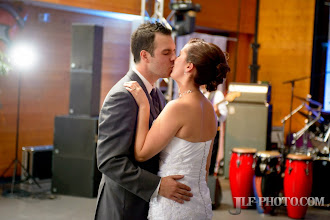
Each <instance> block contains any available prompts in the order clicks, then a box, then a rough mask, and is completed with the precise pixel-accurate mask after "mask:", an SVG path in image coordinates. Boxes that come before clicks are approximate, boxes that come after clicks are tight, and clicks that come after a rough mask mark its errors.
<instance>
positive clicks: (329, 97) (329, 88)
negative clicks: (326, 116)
mask: <svg viewBox="0 0 330 220" xmlns="http://www.w3.org/2000/svg"><path fill="white" fill-rule="evenodd" d="M328 45H330V40H329V41H328ZM323 106H324V107H323V109H324V111H326V112H330V47H329V46H328V48H327V61H326V66H325V79H324V100H323Z"/></svg>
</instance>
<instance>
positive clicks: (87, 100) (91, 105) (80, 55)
mask: <svg viewBox="0 0 330 220" xmlns="http://www.w3.org/2000/svg"><path fill="white" fill-rule="evenodd" d="M102 45H103V27H100V26H96V25H88V24H73V25H72V51H71V74H70V77H71V79H70V107H69V108H70V109H69V113H70V114H71V115H89V116H97V115H98V114H99V105H100V83H101V67H102V65H101V64H102Z"/></svg>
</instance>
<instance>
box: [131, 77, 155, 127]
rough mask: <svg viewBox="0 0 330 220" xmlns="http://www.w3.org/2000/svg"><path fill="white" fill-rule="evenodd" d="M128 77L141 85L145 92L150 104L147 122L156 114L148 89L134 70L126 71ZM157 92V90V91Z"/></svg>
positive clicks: (153, 118)
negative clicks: (149, 114) (149, 115)
mask: <svg viewBox="0 0 330 220" xmlns="http://www.w3.org/2000/svg"><path fill="white" fill-rule="evenodd" d="M127 75H128V77H129V78H130V79H131V80H132V81H137V82H138V83H139V84H140V86H141V87H142V89H143V91H144V92H145V94H146V95H147V98H148V100H149V104H150V113H151V116H152V117H150V118H149V122H151V123H152V122H153V120H155V119H156V118H157V116H158V115H157V114H156V111H155V108H154V104H153V102H152V100H151V98H150V95H149V93H148V90H147V88H146V87H145V85H144V83H143V82H142V80H141V79H140V77H139V76H138V75H137V74H136V73H135V72H134V71H129V72H128V73H127ZM158 92H159V91H158Z"/></svg>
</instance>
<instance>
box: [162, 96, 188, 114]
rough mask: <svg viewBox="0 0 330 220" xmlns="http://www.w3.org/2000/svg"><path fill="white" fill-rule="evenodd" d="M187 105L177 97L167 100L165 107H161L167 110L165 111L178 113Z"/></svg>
mask: <svg viewBox="0 0 330 220" xmlns="http://www.w3.org/2000/svg"><path fill="white" fill-rule="evenodd" d="M186 107H187V103H185V102H182V101H181V100H179V99H175V100H172V101H169V102H168V103H167V104H166V106H165V108H164V109H163V111H167V112H174V113H177V114H178V113H180V112H181V111H182V110H184V109H186Z"/></svg>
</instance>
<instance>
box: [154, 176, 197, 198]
mask: <svg viewBox="0 0 330 220" xmlns="http://www.w3.org/2000/svg"><path fill="white" fill-rule="evenodd" d="M183 177H184V176H183V175H173V176H167V177H163V178H162V180H161V182H160V187H159V195H161V196H163V197H166V198H168V199H172V200H174V201H176V202H178V203H181V204H183V202H184V201H189V200H190V197H192V196H193V194H192V193H190V192H189V191H190V190H191V189H190V187H189V186H186V185H184V184H182V183H180V182H178V181H176V180H179V179H182V178H183Z"/></svg>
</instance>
